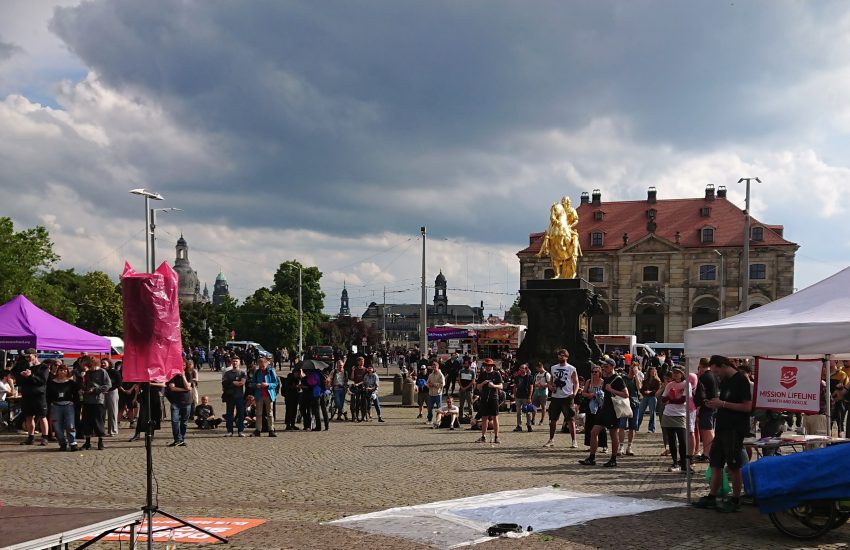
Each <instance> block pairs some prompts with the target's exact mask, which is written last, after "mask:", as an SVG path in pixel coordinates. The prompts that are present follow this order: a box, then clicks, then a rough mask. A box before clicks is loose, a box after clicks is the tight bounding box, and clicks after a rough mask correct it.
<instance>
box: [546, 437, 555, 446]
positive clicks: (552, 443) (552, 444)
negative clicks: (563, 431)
mask: <svg viewBox="0 0 850 550" xmlns="http://www.w3.org/2000/svg"><path fill="white" fill-rule="evenodd" d="M543 446H544V447H554V446H555V440H554V439H550V440H549V441H547V442H546V444H545V445H543Z"/></svg>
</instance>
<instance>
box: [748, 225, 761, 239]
mask: <svg viewBox="0 0 850 550" xmlns="http://www.w3.org/2000/svg"><path fill="white" fill-rule="evenodd" d="M750 239H751V240H753V241H763V240H764V227H753V228H752V229H750Z"/></svg>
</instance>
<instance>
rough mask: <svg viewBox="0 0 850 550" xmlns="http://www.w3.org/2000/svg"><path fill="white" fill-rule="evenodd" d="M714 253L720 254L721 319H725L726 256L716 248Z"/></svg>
mask: <svg viewBox="0 0 850 550" xmlns="http://www.w3.org/2000/svg"><path fill="white" fill-rule="evenodd" d="M714 253H715V254H717V255H718V256H720V319H723V314H724V307H725V306H724V303H725V302H726V256H724V255H723V254H722V253H721V252H720V251H719V250H717V249H715V250H714Z"/></svg>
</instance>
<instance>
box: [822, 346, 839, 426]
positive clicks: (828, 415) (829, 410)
mask: <svg viewBox="0 0 850 550" xmlns="http://www.w3.org/2000/svg"><path fill="white" fill-rule="evenodd" d="M829 357H830V355H829V354H828V353H827V354H826V355H824V356H823V369H822V372H823V377H824V381H825V383H826V386H825V387H824V389H823V391H825V392H826V434H825V435H826V436H827V437H832V391H830V389H829V379H830V376H831V375H830V374H829ZM840 421H841V419H839V422H840ZM838 431H841V426H839V427H838Z"/></svg>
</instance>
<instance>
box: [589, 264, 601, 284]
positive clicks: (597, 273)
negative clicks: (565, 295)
mask: <svg viewBox="0 0 850 550" xmlns="http://www.w3.org/2000/svg"><path fill="white" fill-rule="evenodd" d="M587 280H588V281H589V282H591V283H601V282H603V281H604V280H605V270H604V269H603V268H601V267H591V268H590V269H588V270H587Z"/></svg>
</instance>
